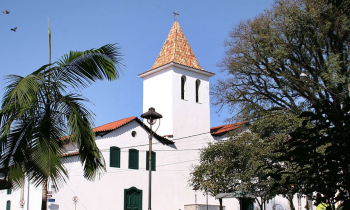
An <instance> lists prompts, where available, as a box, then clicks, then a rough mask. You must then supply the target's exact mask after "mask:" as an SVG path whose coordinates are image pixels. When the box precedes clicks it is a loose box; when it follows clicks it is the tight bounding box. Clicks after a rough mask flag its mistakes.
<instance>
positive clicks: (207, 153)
mask: <svg viewBox="0 0 350 210" xmlns="http://www.w3.org/2000/svg"><path fill="white" fill-rule="evenodd" d="M300 124H301V119H299V118H297V116H296V115H294V114H291V113H286V112H284V111H277V112H272V113H268V114H266V115H265V116H264V117H263V118H261V119H259V120H256V121H255V122H254V123H253V124H252V125H251V126H250V130H249V131H248V132H244V133H231V139H229V140H226V141H219V142H216V143H212V144H210V145H209V146H208V147H207V148H205V149H203V150H202V152H201V156H200V165H198V166H196V167H195V168H194V170H193V172H192V173H191V180H190V184H191V185H192V186H194V187H195V188H198V189H200V190H201V191H203V192H210V194H211V195H213V196H215V195H216V194H218V193H232V192H234V191H244V192H251V193H253V194H255V195H256V196H257V198H256V199H255V200H256V201H257V203H258V205H260V208H261V209H262V205H263V204H264V203H265V202H266V201H268V200H269V199H270V198H272V197H274V196H275V195H279V194H282V195H285V196H286V197H287V199H288V200H289V201H290V208H291V209H294V206H293V202H292V199H293V196H294V194H295V193H296V192H298V190H299V186H300V184H301V183H298V185H297V184H296V183H297V182H298V181H299V177H300V176H302V174H298V176H296V173H294V172H295V169H296V168H297V167H298V166H295V165H294V164H291V163H290V162H289V161H284V162H278V163H276V161H275V160H276V159H278V158H279V157H280V156H281V155H282V153H281V152H278V151H283V150H284V149H285V148H286V145H285V144H284V143H283V142H285V141H286V140H287V139H288V132H289V131H292V130H294V129H295V128H296V127H297V126H298V125H300ZM272 163H273V164H272ZM266 166H269V167H266ZM279 171H285V172H289V173H288V174H284V175H283V176H277V179H276V178H275V177H273V176H271V175H275V174H278V172H279ZM291 181H292V182H293V183H294V184H291ZM258 197H259V198H258Z"/></svg>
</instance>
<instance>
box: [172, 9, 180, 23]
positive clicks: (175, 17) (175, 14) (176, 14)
mask: <svg viewBox="0 0 350 210" xmlns="http://www.w3.org/2000/svg"><path fill="white" fill-rule="evenodd" d="M173 13H174V20H175V21H177V16H178V15H179V13H177V10H175V12H173Z"/></svg>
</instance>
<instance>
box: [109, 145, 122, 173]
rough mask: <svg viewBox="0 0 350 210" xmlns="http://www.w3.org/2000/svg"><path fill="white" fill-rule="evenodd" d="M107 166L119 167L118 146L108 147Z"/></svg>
mask: <svg viewBox="0 0 350 210" xmlns="http://www.w3.org/2000/svg"><path fill="white" fill-rule="evenodd" d="M113 155H114V156H113ZM109 167H111V168H120V148H119V147H116V146H111V147H110V148H109Z"/></svg>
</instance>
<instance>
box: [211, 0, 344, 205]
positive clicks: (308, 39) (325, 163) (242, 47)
mask: <svg viewBox="0 0 350 210" xmlns="http://www.w3.org/2000/svg"><path fill="white" fill-rule="evenodd" d="M349 5H350V2H349V1H347V0H345V1H344V0H336V1H332V0H277V1H276V2H275V4H274V5H273V7H272V9H270V10H266V11H265V12H264V13H262V14H260V15H258V16H256V17H255V18H254V19H251V20H247V21H242V22H241V23H240V24H239V25H238V26H236V27H235V28H233V30H232V31H231V32H230V36H229V39H228V40H227V42H226V47H227V50H226V56H225V58H224V59H223V62H222V67H223V71H224V72H226V73H227V74H228V77H227V78H226V79H224V80H221V81H219V83H218V84H217V85H216V87H215V88H214V91H213V95H214V103H215V104H216V105H219V106H228V107H229V108H230V109H231V111H232V112H235V113H237V114H236V118H238V119H244V120H248V121H254V120H257V119H260V117H261V116H264V115H265V114H266V111H274V110H288V112H290V113H293V114H295V115H300V114H301V113H303V114H302V115H301V116H300V117H302V118H304V117H305V121H304V123H303V126H300V128H298V129H297V130H295V131H294V132H293V133H291V134H290V135H291V138H290V139H289V141H288V143H286V144H285V146H286V147H287V148H286V149H285V150H284V155H282V156H281V158H280V159H278V160H276V163H278V161H290V160H291V159H292V161H291V163H293V164H296V165H297V166H298V168H297V170H299V172H300V173H301V174H303V173H306V172H307V176H305V177H303V179H302V183H303V188H302V189H303V192H304V193H310V192H313V191H317V192H320V193H322V194H324V195H326V196H327V197H328V198H330V200H331V198H332V197H334V194H335V192H336V191H337V190H340V191H342V192H343V191H344V192H349V190H350V188H349V182H348V181H346V180H350V177H349V162H348V160H349V157H348V151H350V145H349V141H350V138H349V127H350V125H349V120H348V118H349V114H348V112H349V89H350V87H349V83H350V69H349V60H350V57H349V55H350V52H349V50H350V49H349V41H350V36H349V35H350V17H349V15H350V13H349V8H350V7H349ZM303 78H304V79H303ZM291 131H292V130H291ZM305 166H307V167H311V168H309V169H306V168H305ZM283 174H288V172H286V171H284V172H283ZM341 194H342V195H344V194H346V193H341ZM339 199H347V198H345V197H342V198H341V197H339Z"/></svg>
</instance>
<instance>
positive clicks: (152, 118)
mask: <svg viewBox="0 0 350 210" xmlns="http://www.w3.org/2000/svg"><path fill="white" fill-rule="evenodd" d="M141 117H142V118H144V119H147V122H148V124H149V125H150V129H151V131H150V134H149V135H148V139H149V150H148V210H151V206H152V205H151V197H152V193H151V192H152V190H151V189H152V188H151V186H152V185H151V183H152V135H153V131H152V125H154V124H155V123H156V122H157V119H160V118H162V117H163V116H162V115H161V114H159V113H157V112H156V110H155V109H154V108H153V107H151V108H149V110H148V112H145V113H143V114H142V115H141Z"/></svg>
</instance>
